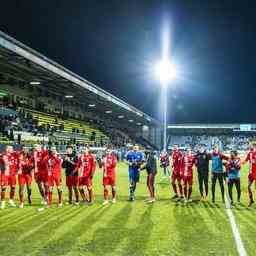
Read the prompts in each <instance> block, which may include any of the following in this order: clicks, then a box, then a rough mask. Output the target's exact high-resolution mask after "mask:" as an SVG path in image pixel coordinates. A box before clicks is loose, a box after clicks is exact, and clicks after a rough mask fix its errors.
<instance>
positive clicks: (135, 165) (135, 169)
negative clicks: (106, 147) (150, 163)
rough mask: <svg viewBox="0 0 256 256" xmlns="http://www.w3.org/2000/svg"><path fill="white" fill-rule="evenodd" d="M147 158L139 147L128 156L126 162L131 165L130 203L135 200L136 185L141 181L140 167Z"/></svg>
mask: <svg viewBox="0 0 256 256" xmlns="http://www.w3.org/2000/svg"><path fill="white" fill-rule="evenodd" d="M144 160H145V157H144V154H143V152H141V151H139V146H138V145H134V146H133V149H132V150H131V151H129V152H128V153H127V155H126V161H127V163H128V165H129V169H128V171H129V181H130V197H129V200H130V201H134V200H135V190H136V185H137V183H138V182H139V179H140V170H139V168H140V166H141V164H142V163H143V162H144Z"/></svg>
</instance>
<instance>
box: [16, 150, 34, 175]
mask: <svg viewBox="0 0 256 256" xmlns="http://www.w3.org/2000/svg"><path fill="white" fill-rule="evenodd" d="M33 167H34V164H33V158H32V156H31V155H30V154H28V153H25V152H21V153H20V156H19V172H20V173H19V174H29V173H31V172H32V169H33Z"/></svg>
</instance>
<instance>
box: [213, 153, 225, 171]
mask: <svg viewBox="0 0 256 256" xmlns="http://www.w3.org/2000/svg"><path fill="white" fill-rule="evenodd" d="M223 159H226V157H225V156H224V155H222V154H221V153H217V154H216V153H213V154H212V155H211V160H212V172H215V173H222V172H223V163H222V160H223Z"/></svg>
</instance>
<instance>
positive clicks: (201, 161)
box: [195, 145, 211, 201]
mask: <svg viewBox="0 0 256 256" xmlns="http://www.w3.org/2000/svg"><path fill="white" fill-rule="evenodd" d="M195 157H196V167H197V176H198V184H199V191H200V194H201V201H204V200H205V201H206V200H207V196H208V177H209V160H210V158H211V157H210V155H209V154H208V153H207V151H206V149H205V148H204V146H203V145H200V147H199V150H198V152H197V154H196V156H195ZM204 192H205V193H204Z"/></svg>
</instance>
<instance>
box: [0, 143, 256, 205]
mask: <svg viewBox="0 0 256 256" xmlns="http://www.w3.org/2000/svg"><path fill="white" fill-rule="evenodd" d="M209 160H211V161H212V167H211V180H212V183H211V190H212V202H213V203H215V186H216V182H217V180H218V182H219V185H220V190H221V195H222V200H223V202H224V201H225V200H224V182H225V179H226V178H227V183H228V192H229V197H230V199H231V203H233V195H232V189H233V185H235V186H236V189H237V199H238V201H240V197H241V185H240V170H241V164H243V163H246V162H249V164H250V165H249V166H250V171H249V175H248V193H249V206H250V205H252V204H253V203H254V200H253V193H252V184H253V182H254V181H256V144H253V145H252V147H251V149H250V150H249V152H248V154H247V156H246V159H245V160H244V161H241V159H240V158H239V157H238V154H237V152H236V151H232V152H231V154H230V156H225V155H224V154H223V153H221V152H220V150H219V149H218V147H215V148H214V149H213V151H212V153H207V152H206V150H205V149H204V147H203V146H201V147H200V149H199V151H198V152H197V153H196V154H193V153H192V151H191V150H190V149H188V150H187V151H186V152H184V153H183V152H182V151H181V150H179V148H178V147H177V146H174V149H173V152H172V155H171V157H170V159H169V156H168V154H166V153H163V154H161V156H160V162H161V166H162V167H163V168H164V170H165V174H167V172H166V170H167V169H168V166H169V163H170V162H171V163H172V174H171V176H170V180H171V185H172V188H173V191H174V194H175V195H174V196H173V199H176V200H182V201H184V202H191V201H192V200H191V194H192V185H193V167H194V166H196V167H197V171H198V181H199V190H200V193H201V197H202V198H201V200H207V196H208V176H209ZM224 161H225V162H224ZM127 162H128V164H129V180H130V200H131V201H133V200H134V199H135V190H136V184H137V182H138V181H139V176H140V171H141V170H142V169H144V168H146V169H147V172H148V179H147V185H148V189H149V192H150V198H149V202H150V203H151V202H154V201H155V192H154V191H155V188H154V178H155V175H156V173H157V164H156V158H155V156H150V154H149V155H148V156H147V159H145V157H144V154H143V153H142V152H141V151H139V148H138V146H137V145H135V146H134V147H133V150H131V151H129V152H128V154H127ZM145 162H146V163H147V164H146V165H145ZM116 164H117V158H116V156H115V155H114V154H113V153H112V151H111V150H110V149H108V150H107V151H106V155H105V156H104V157H103V158H102V159H101V160H100V163H99V165H100V167H102V169H103V188H104V189H103V191H104V193H103V195H104V203H103V204H104V205H105V204H108V203H109V201H108V194H109V191H108V186H111V190H112V202H113V203H115V202H116ZM143 165H144V167H143ZM0 166H1V168H0V190H1V208H2V209H3V208H5V204H6V203H5V195H6V189H7V188H8V187H9V188H10V192H9V205H10V206H13V207H15V202H14V196H15V188H16V180H17V176H18V183H19V199H20V204H19V207H20V208H23V207H24V191H25V187H26V188H27V197H28V203H29V204H32V200H31V191H32V190H31V184H32V180H33V176H34V180H35V182H36V183H37V185H38V189H39V192H40V194H41V197H42V203H43V204H45V205H46V206H47V207H50V206H51V203H52V193H53V188H54V186H56V188H57V193H58V206H59V207H61V206H62V182H61V176H62V175H61V170H62V167H63V168H64V169H65V174H66V186H67V189H68V201H69V203H70V204H72V203H73V194H74V195H75V202H74V204H76V205H78V204H79V197H81V198H82V200H83V202H85V203H88V204H91V203H92V202H93V182H92V181H93V176H94V174H95V170H96V160H95V157H94V155H93V154H91V153H90V150H89V148H86V149H85V151H84V153H83V154H81V155H79V154H76V152H74V150H73V148H72V146H68V147H67V150H66V154H65V155H64V157H63V158H61V156H60V154H59V153H58V152H57V151H56V148H54V147H53V148H52V149H51V151H49V150H47V149H46V148H43V147H42V146H40V145H35V147H34V150H33V151H32V152H31V153H29V151H28V148H26V147H24V148H23V149H22V150H21V151H20V152H17V151H13V148H12V146H7V147H6V152H5V153H4V154H2V155H0ZM223 166H225V170H224V168H223ZM203 185H204V186H203Z"/></svg>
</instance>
